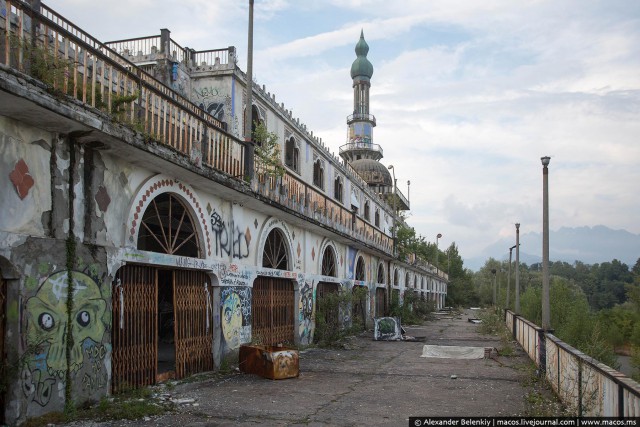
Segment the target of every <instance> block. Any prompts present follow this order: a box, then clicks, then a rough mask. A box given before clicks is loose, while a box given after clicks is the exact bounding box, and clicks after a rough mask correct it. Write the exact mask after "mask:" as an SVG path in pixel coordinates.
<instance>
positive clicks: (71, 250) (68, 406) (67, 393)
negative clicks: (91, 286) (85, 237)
mask: <svg viewBox="0 0 640 427" xmlns="http://www.w3.org/2000/svg"><path fill="white" fill-rule="evenodd" d="M75 148H76V146H75V143H74V140H73V138H71V137H70V138H69V169H68V173H69V235H68V236H67V240H66V258H67V259H66V269H67V324H66V326H65V329H66V331H65V337H66V353H67V354H66V360H67V371H66V373H65V386H64V398H65V403H64V412H65V414H71V413H73V412H74V409H75V408H74V405H73V401H72V388H71V350H72V349H73V344H74V343H73V333H72V331H71V325H72V324H73V319H72V316H73V314H72V313H73V293H74V286H73V270H74V267H75V260H76V249H77V243H76V236H75V232H74V227H75V222H74V208H73V203H74V201H75V193H74V171H75V170H76V167H77V165H76V152H75Z"/></svg>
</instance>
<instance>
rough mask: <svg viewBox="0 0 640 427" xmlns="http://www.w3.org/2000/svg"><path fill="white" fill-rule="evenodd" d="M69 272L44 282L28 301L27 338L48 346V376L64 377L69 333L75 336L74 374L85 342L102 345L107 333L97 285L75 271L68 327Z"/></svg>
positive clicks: (56, 274) (30, 341) (72, 366)
mask: <svg viewBox="0 0 640 427" xmlns="http://www.w3.org/2000/svg"><path fill="white" fill-rule="evenodd" d="M67 277H68V275H67V272H66V271H59V272H57V273H54V274H52V275H51V276H49V277H48V278H47V280H45V281H44V283H43V284H42V286H40V289H38V292H37V293H36V295H35V296H33V297H31V298H29V299H28V300H27V305H26V308H27V337H28V342H29V344H31V345H38V346H45V345H46V344H48V345H49V349H48V351H47V369H48V371H49V374H50V375H52V376H57V377H59V378H63V377H64V373H65V372H66V370H67V360H66V333H67V329H69V330H70V331H71V334H72V336H73V348H72V349H71V354H70V356H71V357H70V360H71V365H70V368H71V371H72V372H75V371H77V370H78V369H79V368H80V366H81V365H82V361H83V358H84V357H83V354H82V343H83V342H84V341H85V340H86V339H91V340H93V341H94V342H97V343H99V342H100V341H102V336H103V335H104V332H105V324H104V320H103V315H104V312H105V309H106V302H105V301H104V299H103V298H102V295H101V294H100V289H99V288H98V285H97V284H96V282H94V281H93V279H91V278H90V277H89V276H87V275H86V274H84V273H79V272H77V271H74V272H72V273H71V278H72V280H73V287H74V291H73V316H71V319H72V323H71V325H70V328H67V321H68V319H69V317H68V316H67V286H68V282H67Z"/></svg>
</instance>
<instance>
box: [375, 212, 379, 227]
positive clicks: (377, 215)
mask: <svg viewBox="0 0 640 427" xmlns="http://www.w3.org/2000/svg"><path fill="white" fill-rule="evenodd" d="M375 224H376V227H380V209H377V208H376V216H375Z"/></svg>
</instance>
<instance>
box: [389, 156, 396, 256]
mask: <svg viewBox="0 0 640 427" xmlns="http://www.w3.org/2000/svg"><path fill="white" fill-rule="evenodd" d="M387 169H389V170H390V171H391V173H392V174H393V228H392V233H391V235H392V239H393V256H394V257H396V256H397V255H398V248H397V244H398V242H397V241H396V240H397V237H396V233H397V231H396V228H397V227H396V214H397V212H396V210H397V209H396V198H397V197H398V195H397V181H396V170H395V168H394V167H393V165H389V166H387Z"/></svg>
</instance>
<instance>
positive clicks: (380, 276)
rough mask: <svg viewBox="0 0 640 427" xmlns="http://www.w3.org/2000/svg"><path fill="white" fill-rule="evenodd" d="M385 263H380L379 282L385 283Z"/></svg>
mask: <svg viewBox="0 0 640 427" xmlns="http://www.w3.org/2000/svg"><path fill="white" fill-rule="evenodd" d="M384 282H385V281H384V265H383V264H382V263H380V264H378V283H384Z"/></svg>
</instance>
